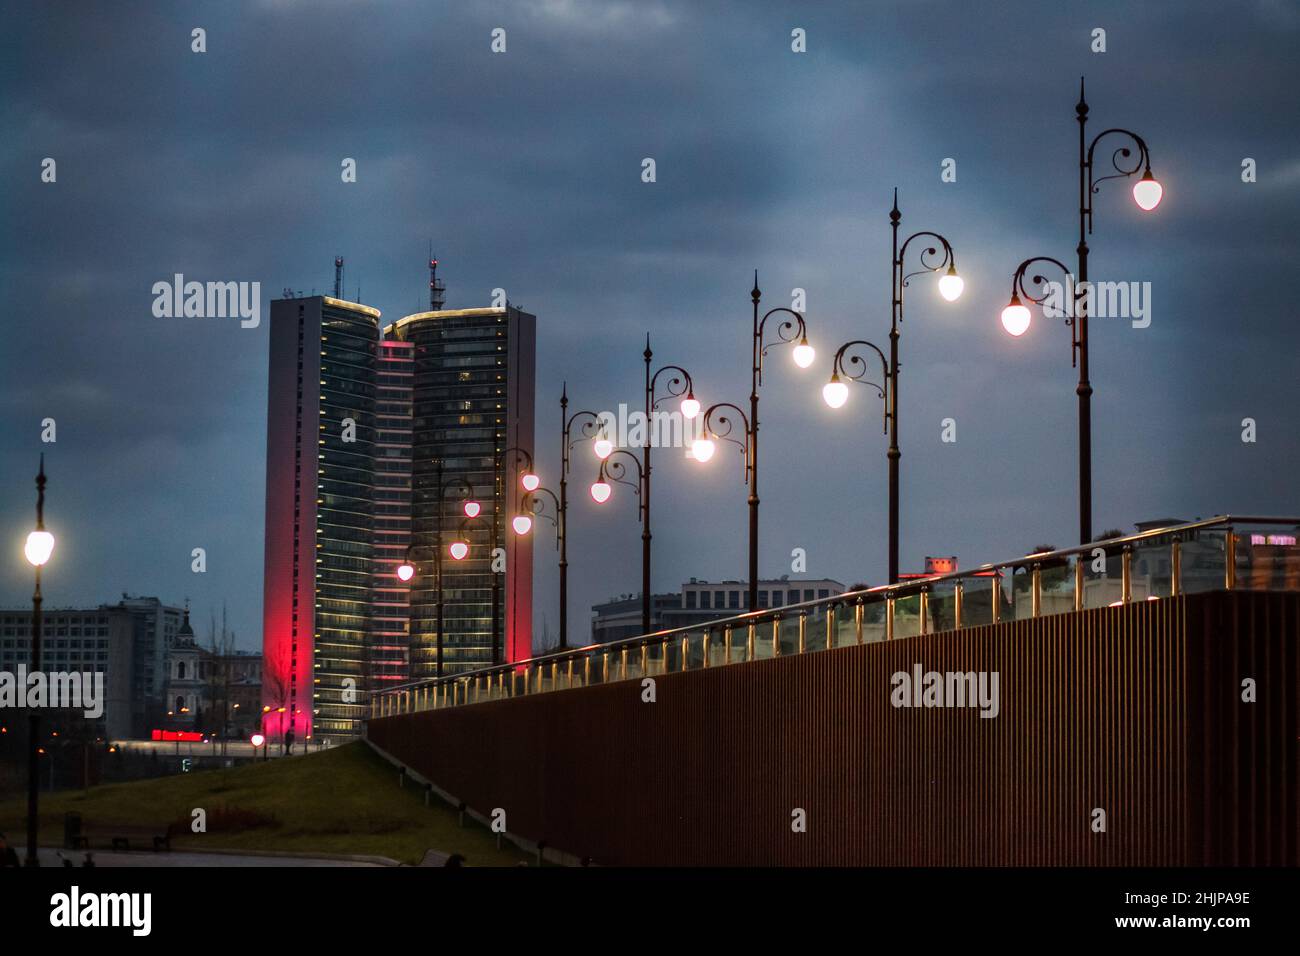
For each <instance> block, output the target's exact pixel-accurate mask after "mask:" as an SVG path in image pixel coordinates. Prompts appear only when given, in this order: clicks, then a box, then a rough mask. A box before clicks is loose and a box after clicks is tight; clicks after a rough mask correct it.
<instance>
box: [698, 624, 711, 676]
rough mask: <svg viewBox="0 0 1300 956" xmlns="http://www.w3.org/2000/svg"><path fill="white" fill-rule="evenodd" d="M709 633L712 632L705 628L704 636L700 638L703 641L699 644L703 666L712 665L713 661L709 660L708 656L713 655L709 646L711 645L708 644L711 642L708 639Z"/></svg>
mask: <svg viewBox="0 0 1300 956" xmlns="http://www.w3.org/2000/svg"><path fill="white" fill-rule="evenodd" d="M711 633H712V631H708V630H706V631H705V632H704V637H703V638H702V639H701V640H702V641H703V644H702V645H701V647H700V649H701V650H702V651H703V652H704V666H705V667H709V666H710V665H712V663H713V661H711V660H709V658H710V657H712V656H713V648H711V647H710V646H709V644H710V643H711V642H710V640H709V635H710V634H711Z"/></svg>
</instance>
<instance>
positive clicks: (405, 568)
mask: <svg viewBox="0 0 1300 956" xmlns="http://www.w3.org/2000/svg"><path fill="white" fill-rule="evenodd" d="M449 491H451V492H454V494H455V495H456V500H458V501H460V503H461V509H460V510H461V513H462V514H463V515H464V517H463V518H462V519H461V522H460V533H459V535H458V537H457V539H456V540H455V541H454V542H453V543H452V545H451V547H450V548H448V553H450V554H451V556H452V558H453V559H455V560H457V561H460V560H463V559H464V558H465V556H466V555H468V554H469V544H468V542H467V541H465V526H466V524H467V523H468V522H470V521H472V520H473V519H475V518H477V517H478V516H479V514H481V512H482V506H481V505H480V504H479V502H478V501H477V500H476V499H475V498H474V488H473V486H472V485H470V483H469V482H468V481H466V480H465V479H464V478H463V477H461V476H460V475H453V476H451V477H450V478H446V479H444V477H443V470H442V460H441V459H439V461H438V468H437V471H436V473H435V485H434V505H435V509H434V513H435V514H436V515H437V516H438V528H437V531H436V532H435V536H436V537H435V543H434V546H433V548H432V549H431V550H432V551H433V565H434V580H435V582H436V583H435V587H436V588H437V591H438V643H437V664H436V675H437V676H438V677H441V676H442V659H443V649H444V640H443V637H444V634H443V624H444V620H445V616H444V614H443V604H444V596H445V591H444V588H443V578H442V551H443V547H442V542H443V534H442V529H443V524H444V523H445V522H444V518H445V517H446V516H445V515H444V514H443V511H444V510H445V505H446V501H447V497H448V492H449ZM419 550H426V549H423V548H417V547H416V546H415V545H414V544H411V545H409V546H408V547H407V549H406V556H405V557H404V558H403V559H402V563H401V564H399V565H398V566H397V569H396V574H397V578H398V580H399V581H404V582H410V581H412V580H414V578H415V575H416V566H415V563H414V560H413V558H414V555H415V553H416V551H419Z"/></svg>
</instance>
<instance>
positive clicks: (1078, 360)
mask: <svg viewBox="0 0 1300 956" xmlns="http://www.w3.org/2000/svg"><path fill="white" fill-rule="evenodd" d="M1074 113H1075V118H1076V119H1077V120H1078V123H1079V244H1078V246H1077V247H1076V250H1075V251H1076V252H1077V254H1078V268H1077V272H1076V273H1075V277H1076V279H1077V282H1076V284H1075V287H1074V289H1073V292H1072V294H1070V295H1068V296H1064V297H1063V304H1064V306H1065V307H1066V310H1067V315H1066V324H1067V325H1069V326H1070V328H1071V335H1070V342H1071V360H1072V364H1073V365H1074V366H1075V367H1076V368H1078V370H1079V381H1078V384H1077V385H1076V386H1075V389H1074V391H1075V394H1076V395H1078V397H1079V543H1080V544H1087V543H1088V542H1090V541H1091V540H1092V381H1091V378H1090V367H1089V361H1088V311H1089V296H1090V286H1089V280H1088V251H1089V250H1088V236H1089V235H1091V234H1092V213H1093V196H1095V195H1096V194H1097V192H1098V190H1099V189H1100V188H1101V184H1102V183H1103V182H1105V181H1106V180H1108V179H1124V178H1127V177H1129V176H1133V175H1135V174H1136V173H1137V171H1138V170H1139V169H1141V170H1142V171H1143V174H1142V178H1141V179H1139V180H1138V181H1137V182H1136V183H1135V184H1134V186H1133V198H1134V200H1135V201H1136V202H1137V204H1138V206H1139V207H1141V208H1142V209H1143V210H1145V211H1147V212H1150V211H1151V210H1153V209H1155V207H1156V206H1157V205H1159V203H1160V197H1161V195H1162V193H1163V189H1162V187H1161V186H1160V184H1159V183H1158V182H1156V180H1155V178H1154V177H1153V176H1152V175H1151V153H1150V150H1148V149H1147V144H1146V140H1144V139H1143V138H1142V137H1141V136H1139V135H1138V134H1137V133H1134V132H1133V131H1132V130H1127V129H1121V128H1119V127H1111V128H1109V129H1105V130H1102V131H1101V132H1100V133H1098V134H1097V135H1096V136H1095V137H1093V139H1092V141H1091V142H1089V141H1088V133H1087V125H1088V103H1087V100H1086V99H1085V97H1084V84H1083V78H1082V77H1080V79H1079V102H1078V103H1077V104H1075V107H1074ZM1112 135H1113V136H1119V137H1121V138H1122V139H1124V140H1126V144H1125V145H1120V146H1118V147H1117V148H1116V149H1115V150H1114V152H1112V153H1111V155H1110V164H1111V168H1112V169H1114V172H1113V173H1108V174H1107V175H1105V176H1102V177H1100V178H1098V177H1097V176H1096V175H1095V174H1096V165H1095V162H1094V154H1095V153H1096V150H1097V144H1098V143H1100V142H1101V141H1102V140H1103V139H1105V138H1106V137H1107V136H1112ZM1135 151H1136V154H1137V155H1136V157H1134V152H1135ZM1128 160H1132V162H1131V163H1130V162H1128ZM1035 262H1049V263H1051V264H1053V265H1055V266H1058V267H1059V268H1060V269H1061V270H1062V271H1063V272H1064V273H1065V276H1066V283H1067V286H1066V288H1069V285H1068V283H1069V280H1070V270H1069V269H1068V268H1067V267H1066V266H1064V265H1063V264H1062V263H1061V262H1060V260H1058V259H1053V258H1050V257H1048V256H1034V257H1031V258H1029V259H1026V260H1025V261H1024V262H1022V263H1021V264H1020V265H1019V266H1018V267H1017V268H1016V271H1015V272H1014V273H1013V275H1012V279H1011V301H1010V302H1009V303H1008V305H1007V307H1006V308H1005V309H1004V310H1003V312H1002V324H1003V326H1004V327H1005V328H1006V329H1007V331H1008V332H1010V333H1011V334H1012V335H1022V334H1023V333H1024V332H1025V330H1026V329H1028V327H1029V321H1030V315H1029V310H1028V307H1026V306H1025V305H1024V304H1023V302H1022V301H1021V299H1020V296H1021V295H1024V296H1025V298H1027V299H1029V300H1030V301H1031V302H1035V303H1038V304H1042V303H1043V301H1044V300H1045V299H1046V298H1047V296H1048V293H1047V292H1045V293H1044V294H1043V295H1033V294H1030V293H1029V291H1028V289H1027V288H1026V286H1025V285H1024V279H1025V275H1026V270H1027V269H1028V268H1029V267H1030V266H1031V265H1032V264H1033V263H1035ZM1033 281H1034V283H1035V285H1040V284H1042V282H1043V281H1044V280H1043V277H1042V276H1039V275H1035V276H1034V277H1033Z"/></svg>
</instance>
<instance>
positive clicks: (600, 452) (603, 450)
mask: <svg viewBox="0 0 1300 956" xmlns="http://www.w3.org/2000/svg"><path fill="white" fill-rule="evenodd" d="M591 448H592V450H593V451H594V452H595V453H596V457H597V458H599V459H600V460H601V461H604V460H605V459H606V458H608V457H609V456H610V455H612V454H614V443H613V442H612V441H610V440H609V439H608V438H597V439H596V441H595V442H594V443H593V444H592V446H591Z"/></svg>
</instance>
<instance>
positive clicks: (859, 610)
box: [853, 598, 867, 644]
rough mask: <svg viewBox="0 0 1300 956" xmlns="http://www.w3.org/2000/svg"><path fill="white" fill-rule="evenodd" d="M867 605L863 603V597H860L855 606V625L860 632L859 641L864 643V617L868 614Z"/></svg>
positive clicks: (855, 628) (858, 632)
mask: <svg viewBox="0 0 1300 956" xmlns="http://www.w3.org/2000/svg"><path fill="white" fill-rule="evenodd" d="M866 610H867V609H866V607H865V606H864V605H863V603H862V598H858V603H857V604H855V605H854V606H853V626H854V630H856V631H857V634H858V643H859V644H861V643H862V619H863V618H864V617H865V616H866Z"/></svg>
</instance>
